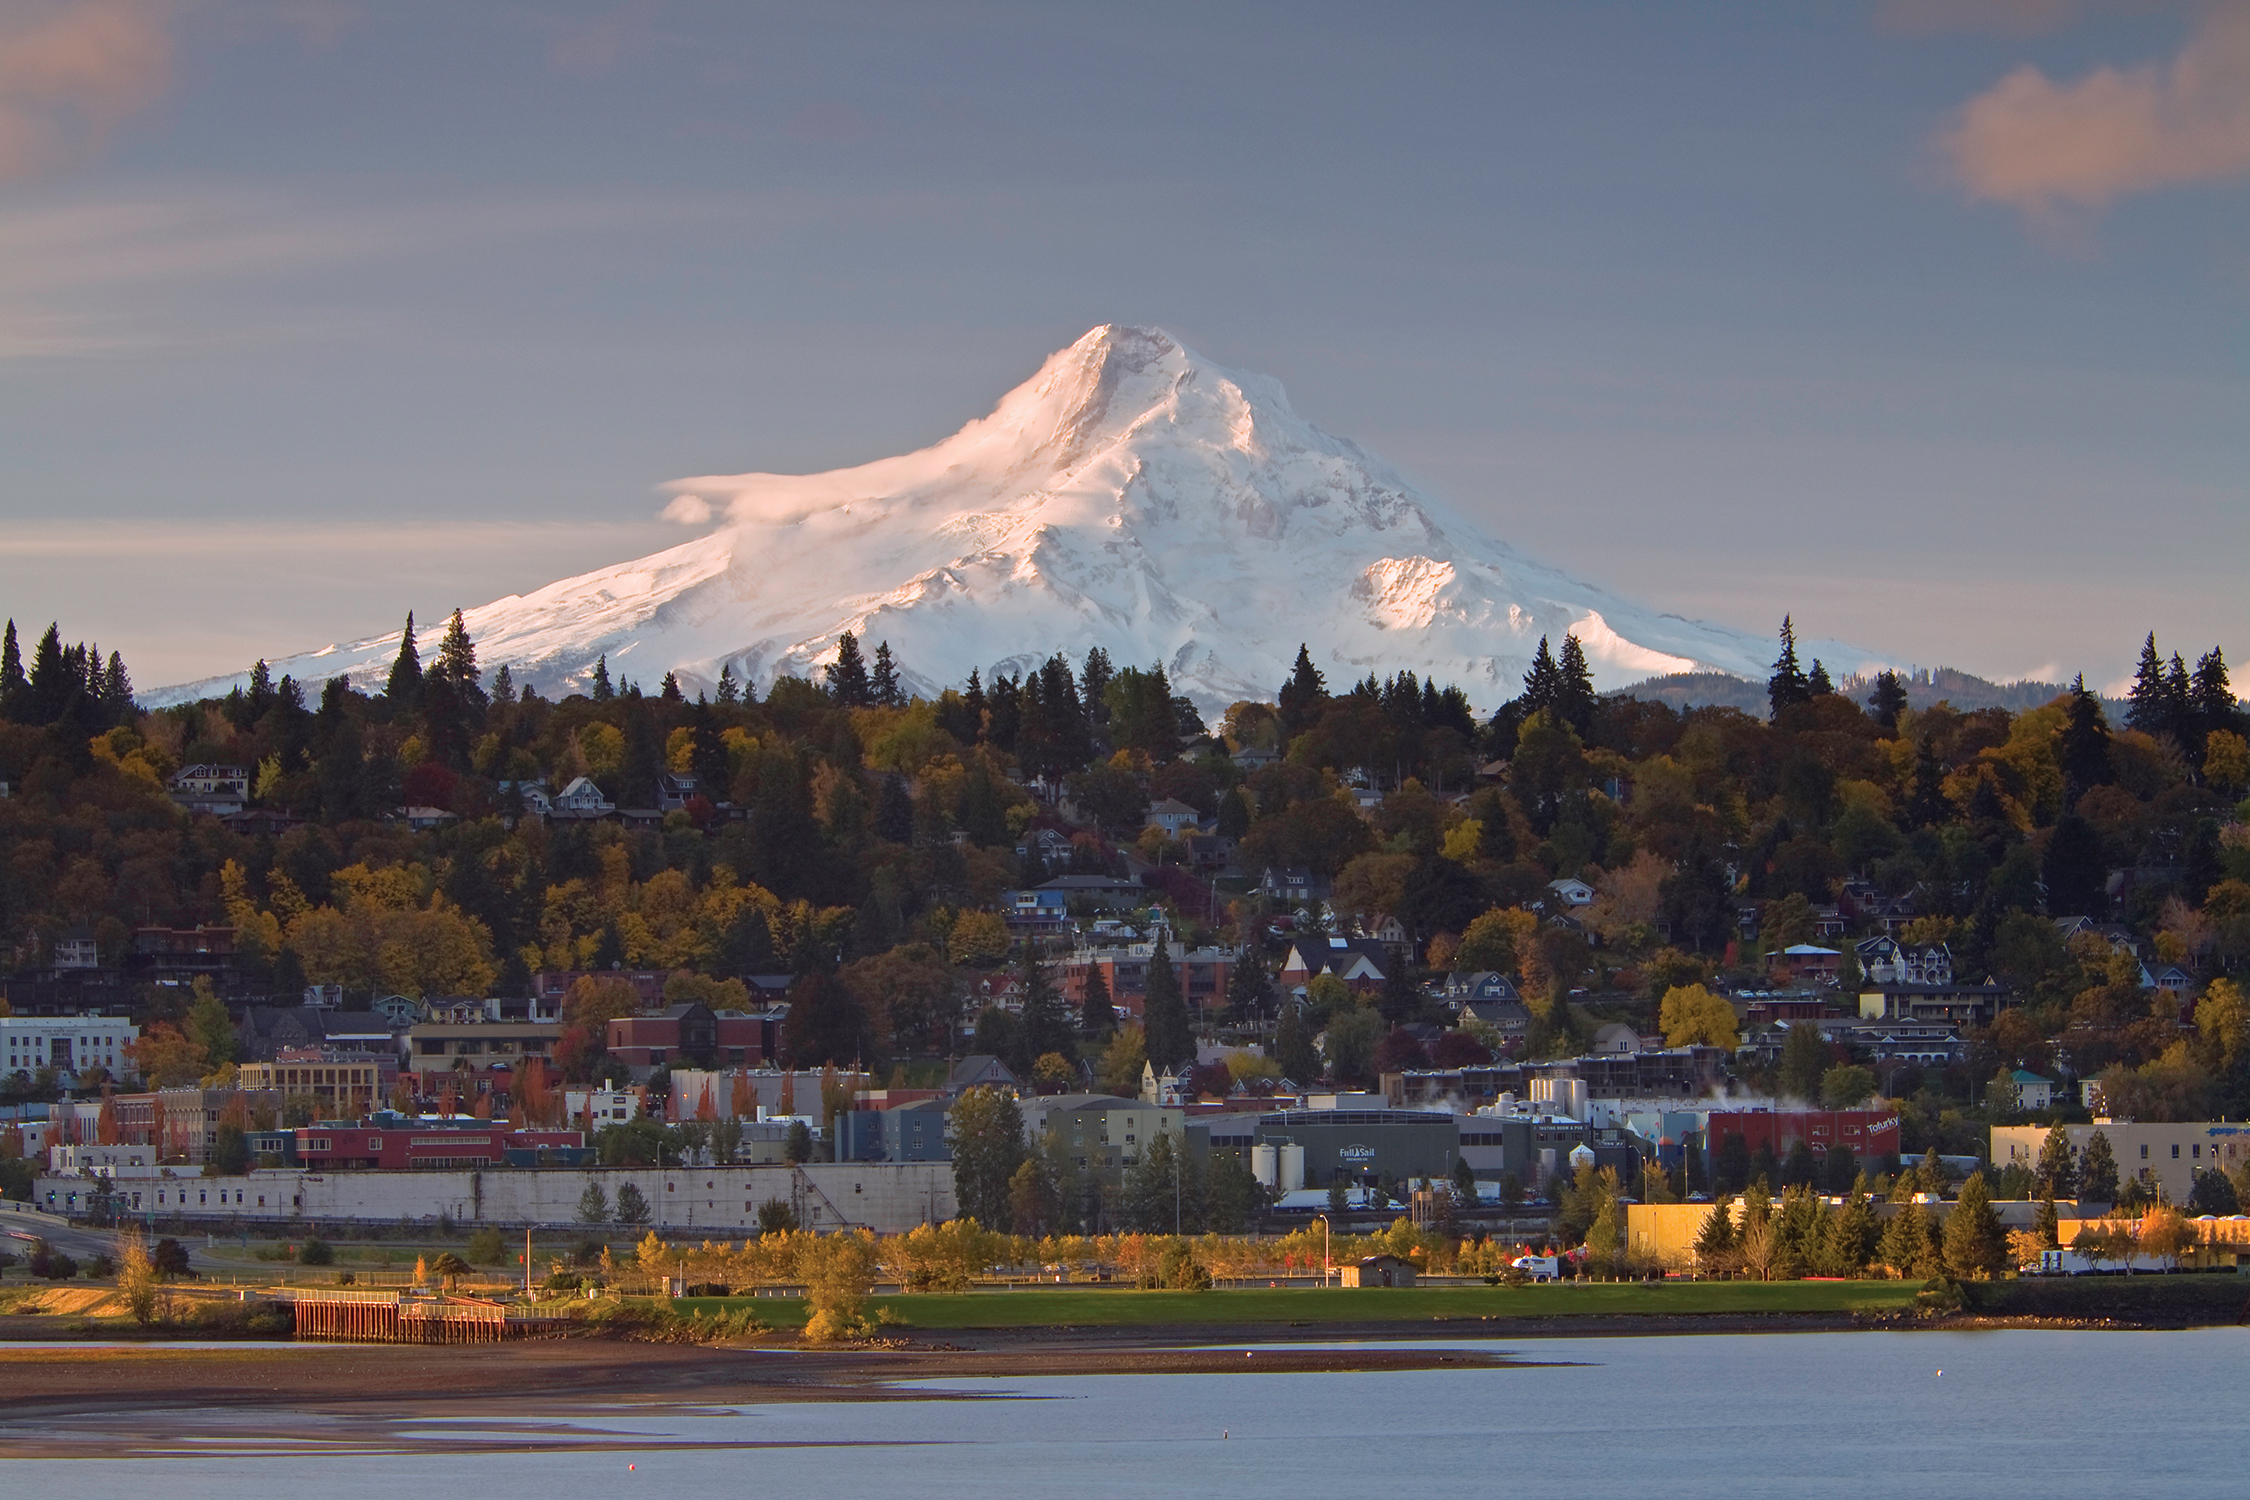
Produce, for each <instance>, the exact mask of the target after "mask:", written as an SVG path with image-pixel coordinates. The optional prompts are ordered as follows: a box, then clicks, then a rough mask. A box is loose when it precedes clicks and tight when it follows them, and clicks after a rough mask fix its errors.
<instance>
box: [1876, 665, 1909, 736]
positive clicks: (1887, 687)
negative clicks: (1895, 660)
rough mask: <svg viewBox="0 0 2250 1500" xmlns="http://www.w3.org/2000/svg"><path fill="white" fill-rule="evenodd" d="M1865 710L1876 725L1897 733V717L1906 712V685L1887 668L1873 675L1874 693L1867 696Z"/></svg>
mask: <svg viewBox="0 0 2250 1500" xmlns="http://www.w3.org/2000/svg"><path fill="white" fill-rule="evenodd" d="M1867 710H1868V713H1869V715H1870V716H1871V717H1872V718H1873V719H1874V720H1875V722H1876V723H1878V724H1880V725H1882V726H1883V727H1884V728H1885V729H1888V730H1890V731H1892V732H1893V733H1896V732H1897V730H1898V716H1899V715H1900V714H1902V713H1905V712H1906V684H1905V683H1904V682H1903V681H1901V680H1900V678H1899V675H1898V673H1896V672H1894V671H1892V670H1891V669H1890V668H1889V667H1885V668H1883V670H1882V671H1880V672H1877V673H1876V674H1875V691H1874V692H1873V693H1871V694H1869V695H1868V698H1867Z"/></svg>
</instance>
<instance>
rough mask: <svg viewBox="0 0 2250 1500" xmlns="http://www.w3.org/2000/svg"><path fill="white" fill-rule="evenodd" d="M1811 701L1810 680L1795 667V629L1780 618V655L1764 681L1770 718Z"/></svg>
mask: <svg viewBox="0 0 2250 1500" xmlns="http://www.w3.org/2000/svg"><path fill="white" fill-rule="evenodd" d="M1811 701H1812V682H1811V679H1809V678H1807V677H1806V676H1805V672H1804V668H1802V667H1800V666H1798V665H1797V627H1796V626H1795V625H1794V624H1793V623H1792V622H1791V621H1790V618H1789V616H1787V615H1783V616H1782V617H1781V655H1780V656H1778V657H1776V658H1775V659H1774V664H1773V675H1772V676H1771V677H1769V678H1767V679H1766V702H1767V704H1768V705H1769V706H1770V708H1771V710H1772V716H1773V717H1774V718H1779V717H1780V716H1781V711H1782V710H1783V709H1785V708H1791V707H1794V706H1795V705H1797V704H1799V703H1809V702H1811Z"/></svg>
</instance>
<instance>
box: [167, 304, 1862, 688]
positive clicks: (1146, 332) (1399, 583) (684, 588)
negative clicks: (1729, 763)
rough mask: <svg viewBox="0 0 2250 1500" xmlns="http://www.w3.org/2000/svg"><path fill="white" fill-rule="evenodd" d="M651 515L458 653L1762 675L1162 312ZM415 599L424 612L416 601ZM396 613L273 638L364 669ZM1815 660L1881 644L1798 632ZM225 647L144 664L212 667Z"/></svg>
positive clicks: (307, 676)
mask: <svg viewBox="0 0 2250 1500" xmlns="http://www.w3.org/2000/svg"><path fill="white" fill-rule="evenodd" d="M666 488H667V490H668V491H669V493H670V494H671V496H672V499H671V502H670V505H669V507H668V509H667V514H668V515H670V516H672V517H674V518H675V519H683V520H687V521H691V522H698V523H701V524H707V525H712V526H713V527H714V529H713V530H711V531H710V532H709V533H708V534H707V535H704V536H702V537H699V538H697V539H696V540H694V541H690V542H685V543H682V544H681V545H679V546H677V547H672V548H668V549H666V550H664V551H662V552H658V553H655V554H654V555H652V556H649V557H644V558H640V559H638V560H636V561H633V562H627V563H620V564H617V565H616V566H614V567H608V568H601V569H597V570H595V571H594V572H591V573H585V574H582V575H580V576H578V577H576V578H566V579H563V580H562V581H560V582H558V583H552V584H549V585H548V586H546V587H545V588H542V589H539V590H537V591H535V592H533V593H530V594H526V595H511V596H510V597H508V598H505V599H498V600H494V601H493V602H492V603H490V604H485V605H481V606H478V607H476V608H473V609H469V610H467V611H465V612H464V613H465V619H466V622H467V625H468V629H469V632H470V635H471V637H472V638H473V639H474V640H475V642H476V645H477V653H478V658H479V660H480V661H481V662H482V664H483V665H484V667H485V669H486V670H487V671H488V672H490V671H492V670H494V669H497V668H498V667H499V666H500V665H502V664H503V663H505V664H506V665H508V666H509V668H510V669H511V671H512V672H513V673H514V675H515V677H516V680H517V681H518V682H530V683H535V684H536V685H537V686H538V687H539V689H540V690H541V691H542V692H544V693H547V694H549V695H550V696H553V695H560V694H567V693H570V692H574V691H578V690H580V689H582V688H583V687H584V686H585V684H586V683H587V682H588V680H589V679H590V676H591V673H592V670H593V666H594V663H595V661H596V659H597V658H600V657H604V656H606V657H607V658H608V660H609V669H610V672H611V675H612V676H613V677H619V678H630V679H633V680H636V681H639V682H641V683H642V684H643V685H644V686H645V687H647V688H649V689H653V688H654V686H655V683H656V681H657V680H658V679H659V678H661V677H662V676H663V675H664V673H666V672H673V673H676V674H677V675H678V678H679V680H680V682H681V685H682V686H683V688H685V690H686V691H687V692H688V693H689V694H690V695H691V696H692V695H693V694H694V693H695V692H697V691H698V690H700V689H708V688H710V687H711V686H712V685H713V684H715V683H716V682H717V680H718V676H719V672H720V669H721V668H722V667H723V666H725V665H729V664H731V665H732V666H733V668H734V671H735V675H736V677H737V678H739V679H742V680H744V681H746V682H748V683H750V684H753V685H755V686H756V687H757V688H758V689H759V691H760V692H763V691H764V690H765V689H766V688H767V687H769V686H770V685H771V683H772V682H773V680H774V679H775V678H776V677H777V676H780V675H783V674H794V675H798V676H808V675H811V676H817V673H818V669H819V667H820V666H821V665H822V664H824V663H825V662H827V661H830V660H833V659H834V655H835V651H836V646H837V641H838V638H839V637H840V636H841V635H842V633H843V632H845V631H852V632H854V633H856V634H858V635H859V636H860V637H862V639H863V640H865V641H866V642H867V643H868V645H869V648H870V649H872V646H873V644H874V643H875V642H877V641H886V640H887V641H888V642H889V643H890V646H891V650H892V653H893V655H894V656H895V657H896V659H897V661H898V663H899V668H900V677H901V680H902V681H903V682H904V683H905V685H906V686H907V687H908V688H909V689H910V690H912V691H914V692H918V693H922V694H934V693H935V692H936V691H937V690H939V689H940V688H943V687H946V686H949V685H954V684H958V683H960V682H961V681H963V680H965V679H966V678H967V676H968V674H969V671H970V669H971V668H976V669H979V670H981V671H982V672H983V673H984V674H985V676H986V677H987V679H989V678H991V677H992V676H994V675H997V674H999V673H1001V672H1019V671H1022V670H1024V669H1025V668H1027V667H1029V666H1032V665H1034V664H1036V663H1037V662H1038V661H1040V660H1043V659H1044V658H1045V657H1047V656H1048V655H1050V654H1052V653H1053V652H1055V651H1057V650H1061V651H1066V652H1068V653H1070V655H1071V656H1072V657H1073V658H1074V659H1076V658H1080V657H1082V656H1083V655H1084V653H1085V651H1086V650H1087V648H1089V647H1091V646H1096V645H1099V646H1101V647H1103V648H1104V649H1106V650H1107V651H1108V653H1109V655H1110V657H1111V659H1112V660H1114V661H1116V662H1117V663H1118V664H1120V665H1142V666H1145V665H1148V664H1150V663H1161V664H1162V666H1163V667H1164V670H1165V671H1166V672H1167V673H1168V674H1169V675H1170V676H1171V678H1172V680H1173V682H1174V683H1175V684H1176V685H1177V690H1178V691H1180V692H1183V693H1185V694H1187V695H1188V696H1190V697H1191V698H1193V699H1194V700H1195V702H1196V704H1197V705H1198V707H1199V708H1201V709H1202V710H1203V711H1204V712H1205V713H1206V714H1207V715H1208V714H1213V713H1215V712H1217V711H1219V710H1222V709H1223V708H1224V707H1225V706H1226V705H1227V704H1229V703H1231V702H1234V701H1236V700H1238V699H1242V698H1270V697H1271V696H1272V695H1273V693H1274V691H1275V689H1276V688H1277V687H1278V686H1279V685H1280V683H1281V682H1282V680H1283V679H1284V678H1285V677H1286V676H1287V675H1288V672H1289V668H1290V664H1291V662H1292V661H1293V660H1294V658H1295V656H1296V652H1297V647H1298V645H1299V643H1300V642H1303V643H1307V644H1309V645H1310V646H1311V647H1312V650H1313V654H1314V658H1315V660H1316V662H1317V663H1318V665H1319V666H1320V668H1321V669H1322V671H1323V672H1324V673H1325V674H1326V675H1327V677H1328V680H1329V682H1330V683H1331V685H1332V686H1336V687H1339V688H1340V687H1342V686H1345V685H1347V684H1349V683H1350V682H1351V681H1353V680H1356V679H1358V678H1360V677H1363V676H1365V675H1366V674H1367V673H1369V672H1375V673H1378V674H1381V675H1384V676H1388V675H1389V674H1391V673H1393V672H1395V671H1398V670H1401V669H1410V670H1412V671H1414V672H1416V673H1419V674H1422V675H1425V676H1432V677H1435V678H1437V679H1439V680H1440V681H1442V682H1457V683H1459V684H1460V685H1461V686H1462V687H1463V688H1464V689H1466V690H1467V692H1468V694H1469V696H1470V698H1471V700H1472V702H1474V703H1476V704H1477V705H1478V706H1479V707H1480V708H1481V709H1486V710H1489V709H1491V708H1493V707H1496V706H1497V705H1498V704H1499V703H1500V702H1502V701H1504V700H1505V699H1507V698H1509V697H1512V696H1514V695H1515V693H1516V692H1517V691H1519V687H1520V681H1521V678H1522V675H1523V673H1524V672H1525V671H1526V670H1528V668H1529V666H1530V662H1531V658H1532V654H1533V653H1534V651H1535V650H1536V649H1537V644H1538V641H1539V638H1540V637H1541V636H1547V637H1549V638H1551V639H1552V640H1553V642H1554V643H1555V645H1556V646H1557V647H1558V648H1559V646H1560V644H1561V641H1562V637H1563V636H1564V634H1566V633H1568V632H1575V633H1576V634H1577V635H1578V638H1579V640H1580V642H1581V643H1582V644H1583V645H1584V646H1585V648H1586V654H1587V658H1588V660H1589V662H1590V663H1591V665H1592V668H1593V672H1594V676H1595V680H1596V683H1597V684H1598V685H1599V686H1601V687H1604V688H1609V687H1617V686H1621V685H1623V684H1625V683H1627V682H1631V681H1635V680H1638V679H1640V678H1644V677H1648V676H1651V675H1653V674H1657V673H1663V672H1684V671H1713V670H1715V671H1723V672H1732V673H1736V674H1738V675H1743V676H1752V677H1762V676H1764V674H1765V672H1766V670H1767V664H1768V662H1769V661H1770V660H1771V658H1772V655H1773V651H1774V645H1773V641H1772V638H1771V637H1770V636H1764V635H1752V634H1750V633H1747V632H1744V631H1740V630H1734V629H1730V628H1727V627H1724V626H1718V625H1711V624H1706V623H1702V622H1699V621H1693V620H1687V619H1682V618H1680V617H1678V616H1676V615H1668V614H1658V613H1655V612H1653V611H1650V610H1647V609H1644V608H1641V607H1639V606H1637V605H1633V604H1629V603H1627V602H1625V601H1623V600H1620V599H1618V598H1616V597H1615V596H1613V595H1611V594H1609V593H1607V592H1605V591H1604V590H1602V589H1600V588H1597V587H1595V586H1593V585H1591V584H1587V583H1582V582H1579V581H1578V580H1576V579H1573V578H1570V577H1567V576H1566V575H1564V574H1562V573H1559V572H1557V571H1555V570H1554V569H1552V568H1548V567H1545V566H1542V565H1541V564H1538V563H1536V562H1532V561H1530V560H1528V559H1526V558H1524V557H1522V556H1520V555H1519V554H1518V553H1516V552H1515V551H1514V550H1513V549H1512V548H1510V547H1508V546H1507V545H1505V544H1503V543H1501V542H1498V541H1496V540H1494V539H1493V538H1491V537H1490V536H1488V535H1487V534H1486V533H1485V532H1484V531H1482V530H1481V529H1480V528H1478V527H1477V526H1475V525H1474V524H1472V523H1470V522H1469V521H1468V520H1467V519H1466V518H1465V517H1463V516H1462V514H1461V513H1460V512H1459V511H1457V510H1456V509H1454V508H1453V507H1451V506H1449V505H1447V504H1445V503H1444V502H1442V501H1440V500H1438V499H1436V498H1434V497H1432V496H1430V495H1428V494H1426V493H1424V492H1423V491H1421V490H1419V489H1417V488H1416V487H1415V486H1414V485H1412V484H1411V483H1409V482H1408V481H1407V480H1406V479H1405V478H1404V477H1403V476H1402V475H1400V474H1399V473H1398V472H1397V471H1396V470H1394V469H1392V468H1391V467H1390V466H1389V465H1388V464H1386V463H1384V462H1383V461H1382V460H1381V459H1379V458H1376V457H1375V456H1374V455H1372V454H1369V453H1367V452H1365V451H1363V450H1362V449H1360V448H1359V447H1358V446H1357V445H1355V444H1353V443H1352V442H1350V441H1348V440H1346V439H1343V438H1338V437H1334V436H1331V435H1330V434H1328V433H1326V432H1323V431H1321V430H1320V429H1319V428H1317V427H1315V426H1313V425H1312V424H1311V423H1309V422H1306V421H1305V420H1304V419H1303V418H1301V417H1299V416H1298V415H1297V414H1296V412H1295V411H1294V410H1292V409H1291V407H1290V405H1289V400H1288V398H1287V396H1285V395H1284V394H1283V392H1282V389H1281V387H1280V385H1279V384H1277V383H1276V382H1274V381H1273V380H1270V379H1268V378H1266V377H1263V376H1258V375H1247V374H1237V373H1235V372H1233V371H1229V370H1226V369H1222V368H1220V367H1219V366H1216V365H1213V364H1211V363H1210V362H1208V361H1206V360H1204V359H1202V358H1201V357H1200V356H1198V355H1196V354H1195V353H1193V352H1192V351H1190V350H1188V349H1186V348H1184V347H1182V346H1181V345H1180V344H1179V343H1178V341H1176V340H1174V339H1173V338H1171V337H1170V336H1168V335H1166V334H1164V333H1162V332H1160V331H1157V330H1154V329H1145V328H1129V327H1120V326H1104V327H1100V328H1096V329H1094V330H1093V331H1092V332H1090V333H1088V334H1087V335H1086V336H1085V337H1084V338H1081V339H1080V340H1078V341H1077V342H1076V343H1075V344H1072V345H1071V346H1070V347H1069V348H1067V349H1064V350H1062V351H1061V352H1059V353H1057V354H1055V355H1054V356H1053V357H1051V358H1050V359H1048V360H1047V362H1046V363H1045V364H1044V365H1043V366H1042V367H1041V368H1040V370H1039V372H1038V373H1037V374H1036V375H1034V376H1033V377H1032V378H1031V379H1030V380H1028V381H1026V382H1025V383H1024V384H1022V385H1020V386H1018V387H1016V388H1015V389H1014V390H1012V391H1010V392H1009V393H1008V394H1007V395H1006V396H1004V397H1003V398H1002V399H1001V401H1000V403H999V405H998V406H997V407H996V408H995V409H994V410H993V412H992V414H991V415H990V416H987V417H983V418H980V419H978V420H977V421H973V422H971V423H969V424H968V425H967V426H966V427H964V428H962V429H961V430H960V431H959V432H957V433H955V434H954V435H953V436H951V437H949V438H946V439H945V440H944V441H942V442H940V443H937V444H936V445H934V446H932V447H929V448H925V449H922V450H921V451H919V452H915V453H908V454H904V455H901V456H899V457H896V458H886V459H880V460H877V461H876V462H874V463H869V464H862V465H860V466H858V467H856V468H850V469H837V470H834V471H831V472H829V473H825V474H808V475H793V474H735V475H710V476H704V477H701V478H695V479H683V480H679V481H677V482H675V483H673V484H671V485H669V486H667V487H666ZM424 623H425V625H428V624H431V623H434V622H424ZM398 642H399V635H398V632H396V631H392V632H390V633H388V634H385V635H379V636H373V637H369V638H367V639H365V640H360V641H354V642H351V643H349V644H339V645H332V646H329V647H326V648H324V649H322V650H319V651H314V652H307V653H304V654H301V655H296V656H288V657H282V658H279V659H275V660H272V661H271V662H270V667H271V670H272V671H273V673H274V675H275V676H276V677H279V676H280V675H282V674H284V673H287V674H290V675H292V676H294V677H296V679H297V680H298V681H299V682H301V683H307V684H312V683H318V682H320V681H323V680H325V679H328V678H331V677H334V676H336V675H338V674H340V673H350V674H352V675H353V676H354V677H355V679H356V681H357V683H358V685H359V686H361V687H363V688H367V689H371V690H379V689H380V687H381V684H382V677H383V674H384V673H386V672H387V670H388V668H389V664H390V661H391V658H392V657H393V656H394V655H395V654H396V652H397V650H398ZM1805 645H1806V653H1807V657H1808V660H1809V658H1810V655H1811V654H1813V653H1815V652H1817V653H1819V654H1821V655H1823V656H1824V657H1825V658H1826V659H1827V661H1828V663H1829V665H1830V667H1831V669H1832V670H1834V671H1835V672H1836V673H1837V675H1839V676H1841V675H1842V674H1843V673H1844V672H1847V671H1852V670H1858V669H1860V668H1862V667H1865V666H1870V665H1874V664H1876V663H1875V659H1874V658H1872V657H1866V656H1865V655H1864V654H1863V653H1855V652H1851V651H1850V650H1849V649H1848V648H1845V647H1842V646H1839V645H1837V644H1836V643H1834V642H1826V641H1823V642H1808V643H1805ZM245 680H246V676H244V675H242V674H237V675H235V676H230V677H219V678H212V679H208V680H205V681H202V682H196V683H187V684H182V685H180V686H177V687H172V688H166V689H161V690H158V691H156V692H153V693H144V694H143V695H142V696H143V698H144V700H145V701H149V702H152V703H162V702H178V701H183V700H186V699H192V698H196V697H201V696H204V695H207V694H214V693H224V692H225V691H227V689H228V688H229V686H230V685H232V684H234V683H236V682H240V681H245Z"/></svg>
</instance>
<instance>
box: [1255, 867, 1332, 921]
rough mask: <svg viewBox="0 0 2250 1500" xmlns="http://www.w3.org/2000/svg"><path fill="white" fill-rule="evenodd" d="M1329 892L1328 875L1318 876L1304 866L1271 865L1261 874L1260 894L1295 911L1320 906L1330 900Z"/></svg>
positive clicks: (1259, 880)
mask: <svg viewBox="0 0 2250 1500" xmlns="http://www.w3.org/2000/svg"><path fill="white" fill-rule="evenodd" d="M1328 892H1329V884H1328V878H1327V877H1326V876H1324V875H1315V874H1314V873H1313V872H1312V871H1311V870H1308V869H1306V868H1305V867H1304V866H1303V865H1291V866H1289V867H1288V868H1286V869H1280V870H1276V869H1272V868H1268V869H1267V870H1266V871H1265V872H1264V873H1263V874H1262V875H1260V876H1259V877H1258V894H1259V895H1261V896H1263V897H1265V898H1266V899H1267V900H1268V901H1271V902H1273V903H1275V904H1276V905H1278V906H1281V907H1283V908H1285V909H1287V910H1291V911H1305V910H1314V909H1317V908H1318V907H1319V906H1320V904H1321V903H1322V902H1324V901H1326V900H1327V899H1328Z"/></svg>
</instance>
